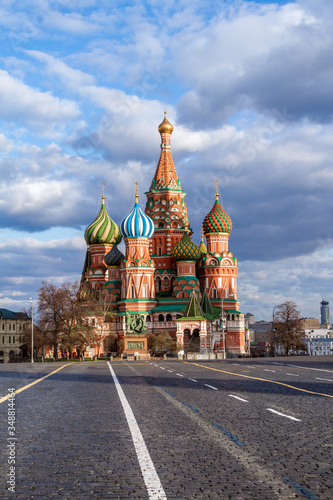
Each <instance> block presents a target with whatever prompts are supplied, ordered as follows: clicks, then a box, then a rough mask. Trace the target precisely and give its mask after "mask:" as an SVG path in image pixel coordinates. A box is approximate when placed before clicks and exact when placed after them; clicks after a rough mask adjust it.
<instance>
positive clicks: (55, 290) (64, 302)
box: [38, 281, 96, 358]
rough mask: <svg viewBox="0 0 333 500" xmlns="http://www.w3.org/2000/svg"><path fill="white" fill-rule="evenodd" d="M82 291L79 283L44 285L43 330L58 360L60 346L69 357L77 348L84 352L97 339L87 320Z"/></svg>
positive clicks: (41, 303)
mask: <svg viewBox="0 0 333 500" xmlns="http://www.w3.org/2000/svg"><path fill="white" fill-rule="evenodd" d="M78 288H79V285H78V283H77V282H75V283H63V284H62V285H60V286H57V285H54V284H53V283H47V282H45V281H43V282H42V286H41V288H40V289H39V291H38V314H39V328H40V330H41V332H43V334H44V336H45V339H46V340H47V342H48V343H51V344H52V345H53V352H54V357H55V358H56V357H57V351H58V345H59V344H61V346H62V347H63V348H64V350H66V351H67V352H69V353H71V352H72V350H73V348H74V347H76V348H77V350H78V351H79V352H82V351H83V350H84V346H85V345H87V344H90V343H91V342H93V341H95V338H96V337H95V336H94V333H93V330H92V328H91V327H89V325H88V324H87V322H86V321H85V318H84V316H83V309H82V307H81V306H80V301H79V299H78Z"/></svg>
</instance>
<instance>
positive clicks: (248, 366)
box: [245, 365, 255, 368]
mask: <svg viewBox="0 0 333 500" xmlns="http://www.w3.org/2000/svg"><path fill="white" fill-rule="evenodd" d="M245 366H246V367H247V368H255V366H250V365H245Z"/></svg>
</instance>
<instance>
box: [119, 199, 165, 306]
mask: <svg viewBox="0 0 333 500" xmlns="http://www.w3.org/2000/svg"><path fill="white" fill-rule="evenodd" d="M138 198H139V195H138V194H137V193H136V195H135V205H134V208H133V210H132V211H131V212H130V213H129V214H128V215H127V216H126V217H125V218H124V219H123V220H122V222H121V224H120V229H121V233H122V235H123V237H124V242H125V245H126V253H125V258H124V259H123V260H122V263H121V302H120V304H119V306H120V307H119V308H120V311H125V310H130V311H133V312H134V311H136V312H147V311H149V310H150V309H152V308H153V307H154V306H155V304H156V301H155V283H154V273H155V263H154V261H153V260H152V259H151V257H150V254H149V242H150V238H151V237H152V235H153V234H154V223H153V221H152V220H151V219H150V217H148V216H147V215H146V214H145V213H144V212H143V211H142V210H141V208H140V206H139V203H138Z"/></svg>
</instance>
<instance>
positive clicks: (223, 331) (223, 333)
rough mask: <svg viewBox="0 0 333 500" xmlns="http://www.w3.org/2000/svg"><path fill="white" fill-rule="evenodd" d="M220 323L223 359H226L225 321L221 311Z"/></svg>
mask: <svg viewBox="0 0 333 500" xmlns="http://www.w3.org/2000/svg"><path fill="white" fill-rule="evenodd" d="M221 322H222V339H223V359H225V358H226V351H225V324H226V322H227V320H226V319H225V316H224V312H223V311H222V318H221Z"/></svg>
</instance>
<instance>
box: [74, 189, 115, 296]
mask: <svg viewBox="0 0 333 500" xmlns="http://www.w3.org/2000/svg"><path fill="white" fill-rule="evenodd" d="M84 239H85V240H86V243H87V245H88V249H87V254H86V259H85V264H84V269H83V275H82V280H83V281H85V280H86V279H88V281H89V283H90V286H91V287H92V288H93V289H94V290H96V291H99V290H100V289H101V287H102V285H104V284H105V281H106V279H107V276H106V270H107V265H106V264H105V262H104V257H105V256H106V254H107V253H108V252H109V251H110V250H111V248H112V245H113V244H118V243H120V241H121V233H120V229H119V227H118V226H117V224H116V223H115V222H113V220H112V219H111V217H110V216H109V214H108V213H107V210H106V208H105V196H104V183H103V196H102V206H101V209H100V211H99V214H98V215H97V217H96V219H95V220H94V221H93V222H92V223H91V224H90V225H89V226H88V227H87V229H86V230H85V233H84Z"/></svg>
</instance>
